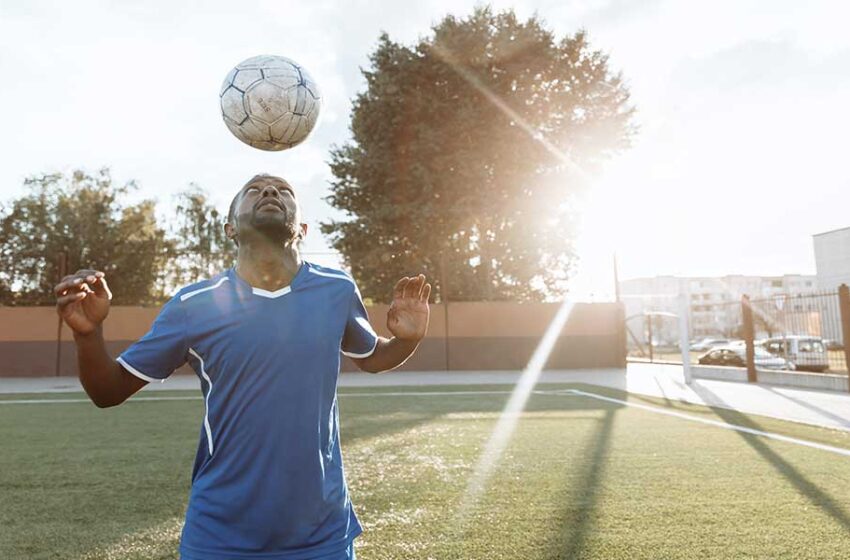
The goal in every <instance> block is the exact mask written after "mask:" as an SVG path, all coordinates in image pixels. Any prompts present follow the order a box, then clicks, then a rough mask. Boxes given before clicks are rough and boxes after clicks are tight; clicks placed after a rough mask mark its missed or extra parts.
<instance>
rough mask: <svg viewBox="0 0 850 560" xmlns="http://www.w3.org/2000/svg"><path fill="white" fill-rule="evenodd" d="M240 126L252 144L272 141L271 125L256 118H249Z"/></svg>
mask: <svg viewBox="0 0 850 560" xmlns="http://www.w3.org/2000/svg"><path fill="white" fill-rule="evenodd" d="M240 126H241V128H242V133H243V134H244V135H245V136H246V137H247V138H248V139H249V140H251V142H268V141H271V140H272V135H271V131H270V130H269V125H267V124H266V123H264V122H261V121H258V120H257V119H256V118H254V117H248V119H246V120H245V122H243V123H242V124H241V125H240Z"/></svg>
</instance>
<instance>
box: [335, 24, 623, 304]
mask: <svg viewBox="0 0 850 560" xmlns="http://www.w3.org/2000/svg"><path fill="white" fill-rule="evenodd" d="M370 60H371V66H370V68H369V69H366V70H362V73H363V75H364V76H365V78H366V83H367V86H366V91H365V92H362V93H360V94H359V95H357V97H356V98H355V100H354V104H353V112H352V117H351V124H350V127H351V133H352V140H351V141H349V142H347V143H346V144H344V145H343V146H341V147H334V148H333V149H332V152H331V163H330V164H331V170H332V172H333V175H334V180H333V181H332V186H333V192H332V194H331V195H330V196H329V197H328V199H327V200H328V202H329V203H330V204H331V205H332V206H334V207H336V208H337V209H340V210H342V211H344V212H345V214H346V219H344V220H338V221H330V222H327V223H323V224H322V231H323V232H324V233H325V234H327V235H329V236H330V238H331V243H332V244H333V246H334V247H335V248H336V249H337V250H339V251H340V252H341V253H342V254H343V257H344V259H345V260H346V261H347V264H348V265H349V266H350V267H351V269H352V272H353V273H354V274H355V276H357V278H358V282H359V285H360V288H361V290H362V292H363V295H364V296H366V297H371V298H373V299H375V300H378V301H386V300H387V298H388V297H389V294H390V293H391V289H392V285H393V283H394V282H395V280H396V279H397V278H398V277H399V276H400V275H405V274H407V275H410V274H413V273H418V272H420V271H421V270H422V269H423V268H424V272H425V273H426V274H428V275H429V276H430V277H431V278H432V279H434V280H435V281H436V285H437V290H438V292H439V293H440V294H441V299H446V297H447V296H448V297H449V298H450V299H452V300H500V299H511V300H540V299H544V298H546V297H551V296H555V295H560V294H562V293H563V292H564V291H565V289H566V286H565V281H566V280H567V278H568V277H569V274H570V271H571V268H572V266H573V264H574V260H575V255H574V249H573V240H574V239H575V234H576V231H575V215H574V213H573V210H572V208H573V204H572V202H573V199H574V197H575V195H576V194H577V193H578V192H579V191H580V190H581V185H582V182H583V178H584V176H585V174H586V173H590V172H593V170H594V169H595V168H596V167H597V166H598V164H599V163H601V162H602V161H604V160H605V159H607V158H608V157H610V156H611V155H612V154H614V153H616V152H617V151H619V150H622V149H624V148H626V147H627V146H628V145H629V143H630V139H631V137H632V135H633V133H634V127H633V126H632V124H631V118H632V115H633V111H634V110H633V108H631V107H630V106H629V105H628V99H629V94H628V91H627V89H626V87H625V85H624V84H623V81H622V78H621V76H620V75H619V74H612V73H611V72H610V71H609V69H608V58H607V56H606V55H604V54H602V53H601V52H599V51H593V50H591V48H590V46H589V44H588V41H587V37H586V34H585V33H584V32H583V31H579V32H578V33H575V34H574V35H572V36H568V37H566V38H564V39H562V40H560V41H556V39H555V37H554V36H553V34H552V33H551V32H550V31H548V30H547V29H545V28H544V26H543V24H542V22H541V21H540V20H539V19H537V18H536V17H535V18H531V19H529V20H528V21H525V22H520V21H518V20H517V18H516V16H515V15H514V13H513V12H512V11H506V12H501V13H498V14H495V13H493V12H492V11H491V10H490V9H489V8H478V9H476V10H475V11H474V12H473V14H472V15H471V16H469V17H468V18H466V19H457V18H455V17H453V16H449V17H446V18H445V19H443V20H442V21H441V22H440V23H439V24H437V25H436V26H435V27H434V28H433V36H432V37H429V38H426V39H423V40H421V41H420V42H419V43H418V44H417V45H416V46H415V47H407V46H403V45H400V44H398V43H395V42H393V41H391V40H390V38H389V36H388V35H387V34H383V35H381V37H380V39H379V43H378V47H377V48H376V50H375V51H374V52H373V53H372V54H371V57H370ZM441 276H443V277H445V278H446V284H447V286H442V285H441V282H440V278H441Z"/></svg>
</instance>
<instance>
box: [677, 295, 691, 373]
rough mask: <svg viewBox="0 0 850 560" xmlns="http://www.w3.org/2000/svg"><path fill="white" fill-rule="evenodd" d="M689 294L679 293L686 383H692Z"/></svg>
mask: <svg viewBox="0 0 850 560" xmlns="http://www.w3.org/2000/svg"><path fill="white" fill-rule="evenodd" d="M688 311H689V309H688V296H687V294H685V293H684V292H681V293H679V346H680V347H681V348H680V349H681V351H682V374H683V375H684V376H685V384H686V385H690V384H691V348H690V344H689V339H690V332H689V331H690V328H689V327H688Z"/></svg>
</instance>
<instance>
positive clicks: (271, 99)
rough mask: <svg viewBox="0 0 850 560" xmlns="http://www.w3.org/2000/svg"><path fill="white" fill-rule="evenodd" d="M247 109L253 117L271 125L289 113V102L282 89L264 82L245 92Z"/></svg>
mask: <svg viewBox="0 0 850 560" xmlns="http://www.w3.org/2000/svg"><path fill="white" fill-rule="evenodd" d="M245 108H246V109H247V110H248V114H249V115H251V117H253V118H255V119H258V120H260V121H262V122H264V123H265V124H271V123H273V122H275V121H276V120H278V119H279V118H280V117H282V116H283V115H284V114H285V113H287V112H289V100H288V99H287V96H286V95H285V94H284V91H283V90H282V89H280V88H279V87H277V86H276V85H274V84H272V83H270V82H267V81H265V80H262V81H260V82H257V83H256V84H254V85H253V86H251V87H250V88H249V89H248V90H247V91H246V92H245Z"/></svg>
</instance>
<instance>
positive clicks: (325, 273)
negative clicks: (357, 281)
mask: <svg viewBox="0 0 850 560" xmlns="http://www.w3.org/2000/svg"><path fill="white" fill-rule="evenodd" d="M309 270H310V272H312V273H313V274H318V275H319V276H327V277H328V278H341V279H342V280H348V281H349V282H351V283H352V284H354V280H352V279H351V278H349V277H348V276H346V275H344V274H335V273H333V272H321V271H318V270H316V269H315V268H311V269H309ZM355 287H356V285H355Z"/></svg>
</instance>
